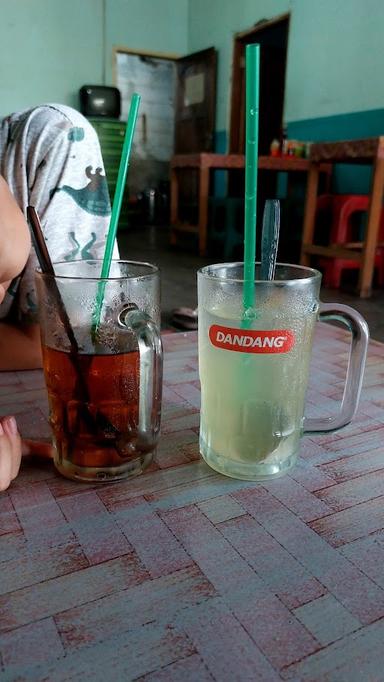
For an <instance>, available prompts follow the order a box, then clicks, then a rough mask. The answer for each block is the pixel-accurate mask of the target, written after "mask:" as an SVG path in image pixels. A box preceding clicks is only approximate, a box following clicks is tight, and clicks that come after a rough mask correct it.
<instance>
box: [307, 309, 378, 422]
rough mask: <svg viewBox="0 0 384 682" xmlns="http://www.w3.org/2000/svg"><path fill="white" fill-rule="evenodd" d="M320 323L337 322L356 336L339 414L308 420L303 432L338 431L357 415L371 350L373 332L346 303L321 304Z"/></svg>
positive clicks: (352, 344) (353, 336)
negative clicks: (367, 358)
mask: <svg viewBox="0 0 384 682" xmlns="http://www.w3.org/2000/svg"><path fill="white" fill-rule="evenodd" d="M319 319H320V320H324V321H325V320H337V321H338V322H341V323H342V324H343V325H345V327H347V329H349V331H350V332H351V334H352V339H351V345H350V351H349V359H348V368H347V376H346V379H345V384H344V392H343V398H342V401H341V405H340V410H339V412H338V414H336V415H335V416H333V417H318V418H312V417H304V425H303V432H304V433H308V432H311V431H312V432H315V431H334V430H335V429H340V428H341V427H342V426H345V425H346V424H349V422H350V421H351V420H352V419H353V417H354V415H355V414H356V410H357V407H358V404H359V398H360V392H361V387H362V383H363V375H364V367H365V360H366V356H367V350H368V341H369V329H368V325H367V323H366V321H365V320H364V318H363V317H362V316H361V315H360V313H358V312H357V311H356V310H354V309H353V308H350V307H349V306H348V305H343V304H342V303H320V310H319Z"/></svg>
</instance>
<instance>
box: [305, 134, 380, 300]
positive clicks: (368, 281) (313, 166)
mask: <svg viewBox="0 0 384 682" xmlns="http://www.w3.org/2000/svg"><path fill="white" fill-rule="evenodd" d="M321 163H331V164H334V163H356V164H369V165H372V167H373V172H372V182H371V192H370V200H369V208H368V221H367V228H366V232H365V239H364V242H363V243H362V250H361V252H358V251H356V249H351V248H345V247H340V246H337V245H336V246H335V245H333V246H317V245H315V244H314V243H313V238H314V229H315V213H316V199H317V187H318V178H319V168H320V164H321ZM383 189H384V137H382V136H381V137H372V138H367V139H363V140H346V141H342V142H319V143H316V144H312V145H311V152H310V169H309V173H308V185H307V196H306V204H305V212H304V228H303V244H302V251H301V261H300V262H301V263H302V264H303V265H309V263H310V257H311V255H313V254H316V255H319V256H326V257H327V258H350V259H352V260H359V261H360V263H361V268H360V273H359V284H358V291H359V294H360V297H361V298H367V297H369V296H370V295H371V290H372V279H373V271H374V262H375V252H376V246H377V238H378V232H379V224H380V214H381V208H382V201H383Z"/></svg>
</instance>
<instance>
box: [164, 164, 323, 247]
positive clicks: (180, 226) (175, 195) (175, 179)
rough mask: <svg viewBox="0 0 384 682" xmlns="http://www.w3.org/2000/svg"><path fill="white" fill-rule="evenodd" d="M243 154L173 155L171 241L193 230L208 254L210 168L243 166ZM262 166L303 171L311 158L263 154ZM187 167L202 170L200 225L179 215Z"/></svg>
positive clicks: (265, 168) (279, 169) (199, 172)
mask: <svg viewBox="0 0 384 682" xmlns="http://www.w3.org/2000/svg"><path fill="white" fill-rule="evenodd" d="M244 162H245V157H244V155H243V154H208V153H202V154H178V155H176V156H173V157H172V159H171V244H176V242H177V234H178V232H192V233H195V234H197V235H198V237H199V253H200V256H205V255H206V250H207V232H208V194H209V177H210V172H211V170H214V169H216V170H219V169H221V170H236V169H237V170H239V169H240V170H241V169H244ZM258 167H259V169H260V170H268V171H274V172H275V173H277V172H288V173H290V172H302V173H307V172H308V171H309V169H310V163H309V161H308V159H300V158H295V157H291V158H283V157H272V156H260V157H259V163H258ZM186 168H194V169H197V171H198V174H199V196H198V206H199V219H198V224H197V225H190V224H187V223H182V222H181V221H180V219H179V172H180V171H182V170H183V169H186ZM329 170H330V167H329V166H328V165H327V164H322V167H321V169H320V171H321V172H322V171H326V172H328V173H329Z"/></svg>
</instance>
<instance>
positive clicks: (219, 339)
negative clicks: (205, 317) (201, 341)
mask: <svg viewBox="0 0 384 682" xmlns="http://www.w3.org/2000/svg"><path fill="white" fill-rule="evenodd" d="M209 340H210V342H211V343H212V345H213V346H216V348H224V350H233V351H236V352H237V353H288V352H289V351H290V350H291V349H292V348H293V346H294V344H295V335H294V333H293V332H292V331H290V330H289V329H272V330H270V331H255V330H251V329H233V328H232V327H222V326H220V325H218V324H213V325H212V326H211V327H210V329H209Z"/></svg>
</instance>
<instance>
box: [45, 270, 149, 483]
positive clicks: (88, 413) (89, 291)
mask: <svg viewBox="0 0 384 682" xmlns="http://www.w3.org/2000/svg"><path fill="white" fill-rule="evenodd" d="M101 266H102V262H101V261H92V260H87V261H72V262H71V261H68V262H62V263H55V264H54V270H55V276H53V275H50V274H43V273H42V272H39V271H37V273H36V284H37V294H38V302H39V317H40V328H41V340H42V350H43V369H44V375H45V382H46V386H47V392H48V402H49V411H50V417H49V419H50V425H51V430H52V435H53V444H54V464H55V467H56V469H57V470H58V471H59V472H60V473H61V474H63V475H64V476H66V477H68V478H73V479H75V480H81V481H95V482H111V481H116V480H120V479H123V478H127V477H129V476H134V475H137V474H140V473H141V472H142V471H144V469H145V468H146V467H147V466H148V464H149V463H150V462H151V461H152V458H153V454H154V451H155V449H156V445H157V441H158V438H159V431H160V415H161V392H162V344H161V338H160V276H159V271H158V268H157V267H155V266H153V265H151V264H149V263H139V262H133V261H112V264H111V270H110V275H109V277H108V278H107V279H100V272H101ZM100 292H102V296H101V298H100ZM97 300H99V302H100V301H102V304H101V306H100V319H99V322H97V317H98V316H97V315H96V318H95V310H96V311H97V304H96V301H97ZM95 319H96V324H95Z"/></svg>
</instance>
